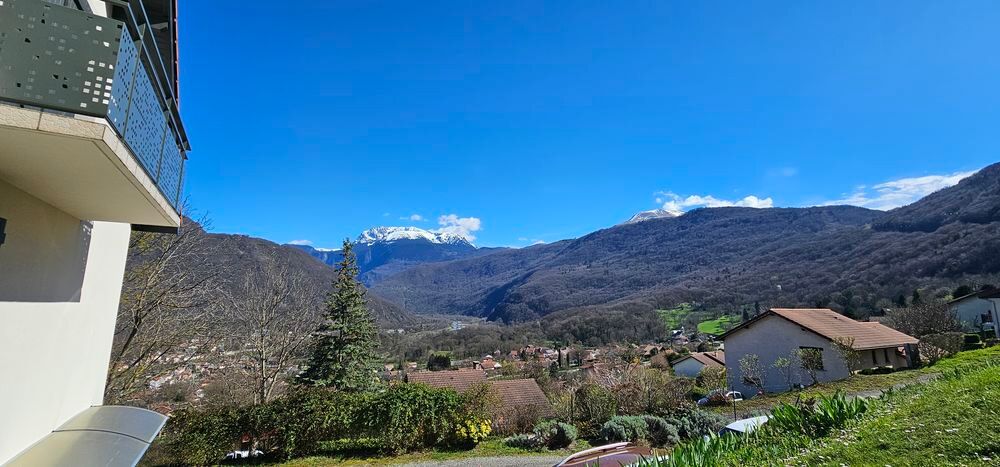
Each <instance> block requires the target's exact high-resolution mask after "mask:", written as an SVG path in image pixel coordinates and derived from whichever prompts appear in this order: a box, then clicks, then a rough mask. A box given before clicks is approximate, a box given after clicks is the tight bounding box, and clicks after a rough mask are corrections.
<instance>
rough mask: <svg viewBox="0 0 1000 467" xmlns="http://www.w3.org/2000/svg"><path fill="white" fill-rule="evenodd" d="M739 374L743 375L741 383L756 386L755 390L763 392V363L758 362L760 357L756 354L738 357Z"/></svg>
mask: <svg viewBox="0 0 1000 467" xmlns="http://www.w3.org/2000/svg"><path fill="white" fill-rule="evenodd" d="M740 375H741V376H742V377H743V384H747V385H750V386H753V387H755V388H757V392H759V393H760V394H763V393H764V387H765V386H764V365H763V364H761V362H760V357H759V356H757V355H756V354H752V353H751V354H746V355H744V356H743V358H741V359H740Z"/></svg>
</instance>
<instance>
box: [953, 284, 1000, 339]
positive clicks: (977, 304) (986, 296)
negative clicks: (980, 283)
mask: <svg viewBox="0 0 1000 467" xmlns="http://www.w3.org/2000/svg"><path fill="white" fill-rule="evenodd" d="M948 305H949V306H950V307H951V311H952V312H953V313H955V318H956V319H958V321H959V322H961V323H962V327H963V328H965V329H966V330H967V331H974V332H983V331H992V332H993V335H994V336H996V337H998V338H1000V327H998V326H997V325H996V323H997V322H1000V289H993V290H984V291H979V292H975V293H971V294H968V295H966V296H964V297H958V298H956V299H954V300H952V301H951V302H949V303H948Z"/></svg>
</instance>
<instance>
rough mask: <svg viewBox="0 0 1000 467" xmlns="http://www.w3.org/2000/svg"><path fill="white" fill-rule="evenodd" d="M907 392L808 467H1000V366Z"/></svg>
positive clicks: (821, 450)
mask: <svg viewBox="0 0 1000 467" xmlns="http://www.w3.org/2000/svg"><path fill="white" fill-rule="evenodd" d="M968 371H969V372H968V373H965V374H961V375H958V376H952V377H949V376H948V373H944V377H942V378H940V379H939V380H936V381H934V382H932V383H930V384H928V385H926V386H923V387H919V388H914V389H915V390H914V391H903V393H902V394H900V395H899V398H898V399H893V400H891V402H890V403H889V404H887V405H885V406H884V407H881V408H880V409H879V410H876V411H875V412H874V413H872V414H870V415H868V416H866V417H864V418H863V419H862V420H861V422H860V423H858V424H857V425H856V426H854V427H852V428H851V429H849V430H847V431H846V433H845V434H843V435H842V436H840V437H837V438H834V439H830V440H826V442H825V443H822V444H821V445H820V446H817V447H814V448H812V449H809V452H808V453H807V454H805V455H801V456H797V457H796V458H795V459H794V462H795V463H796V464H798V463H801V464H802V465H893V466H907V465H913V466H916V465H1000V436H998V433H1000V366H998V365H996V364H994V365H989V366H983V367H981V368H976V367H972V369H970V370H968Z"/></svg>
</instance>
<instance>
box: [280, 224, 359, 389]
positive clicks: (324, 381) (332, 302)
mask: <svg viewBox="0 0 1000 467" xmlns="http://www.w3.org/2000/svg"><path fill="white" fill-rule="evenodd" d="M351 247H352V245H351V242H350V240H344V247H343V250H341V252H342V254H343V259H342V260H341V261H340V263H338V264H337V277H336V278H335V279H334V282H333V290H332V291H331V292H330V295H329V296H328V297H327V300H326V312H325V314H324V320H323V324H322V325H320V327H319V329H318V330H317V331H316V332H315V333H314V334H313V354H312V358H311V359H310V361H309V366H308V367H307V368H306V371H304V372H303V373H302V374H301V375H299V378H298V380H299V383H300V384H305V385H310V386H323V387H331V388H335V389H338V390H342V391H348V392H359V391H366V390H370V389H372V388H373V387H374V386H375V384H376V383H377V380H378V377H377V371H378V356H377V354H376V348H377V347H378V336H377V332H378V331H377V328H376V327H375V321H374V319H372V316H371V314H370V313H369V311H368V307H367V306H366V303H365V288H364V287H363V286H362V285H361V283H360V282H358V279H357V276H358V265H357V260H356V258H355V256H354V252H353V251H352V248H351Z"/></svg>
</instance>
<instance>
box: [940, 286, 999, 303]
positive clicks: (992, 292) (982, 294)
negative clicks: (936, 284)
mask: <svg viewBox="0 0 1000 467" xmlns="http://www.w3.org/2000/svg"><path fill="white" fill-rule="evenodd" d="M970 298H981V299H988V298H1000V289H989V290H980V291H979V292H972V293H970V294H968V295H963V296H961V297H958V298H956V299H954V300H952V301H950V302H948V304H949V305H950V304H952V303H958V302H962V301H965V300H968V299H970Z"/></svg>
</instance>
